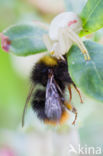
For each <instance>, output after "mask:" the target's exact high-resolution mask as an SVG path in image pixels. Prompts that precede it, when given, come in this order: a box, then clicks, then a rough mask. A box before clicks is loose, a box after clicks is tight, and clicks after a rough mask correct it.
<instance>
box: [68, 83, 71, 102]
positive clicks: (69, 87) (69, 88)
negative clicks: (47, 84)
mask: <svg viewBox="0 0 103 156" xmlns="http://www.w3.org/2000/svg"><path fill="white" fill-rule="evenodd" d="M68 90H69V103H71V100H72V90H71V86H70V85H69V86H68Z"/></svg>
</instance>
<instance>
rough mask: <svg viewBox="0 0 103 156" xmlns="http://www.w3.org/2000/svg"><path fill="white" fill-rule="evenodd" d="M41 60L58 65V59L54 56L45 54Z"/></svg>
mask: <svg viewBox="0 0 103 156" xmlns="http://www.w3.org/2000/svg"><path fill="white" fill-rule="evenodd" d="M39 62H43V63H45V64H46V65H48V66H55V65H57V59H56V58H54V57H52V56H44V57H42V58H41V59H40V61H39Z"/></svg>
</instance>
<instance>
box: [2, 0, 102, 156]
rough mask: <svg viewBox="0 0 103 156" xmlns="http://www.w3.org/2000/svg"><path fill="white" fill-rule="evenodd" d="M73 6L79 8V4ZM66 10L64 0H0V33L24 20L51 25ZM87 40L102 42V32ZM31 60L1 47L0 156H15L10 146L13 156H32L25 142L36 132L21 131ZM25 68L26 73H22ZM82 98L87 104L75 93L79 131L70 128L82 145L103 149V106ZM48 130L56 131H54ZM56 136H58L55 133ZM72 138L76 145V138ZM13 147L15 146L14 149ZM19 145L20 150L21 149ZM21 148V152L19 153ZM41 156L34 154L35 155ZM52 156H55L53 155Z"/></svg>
mask: <svg viewBox="0 0 103 156" xmlns="http://www.w3.org/2000/svg"><path fill="white" fill-rule="evenodd" d="M68 1H69V0H68ZM74 5H75V7H76V5H77V4H76V3H75V4H74ZM81 7H82V6H81ZM64 10H65V3H64V1H63V0H42V1H40V0H0V32H2V31H3V30H4V29H5V28H7V27H8V26H10V25H12V24H16V23H19V22H24V21H31V20H35V19H42V20H44V21H45V22H48V23H49V22H50V21H51V19H52V18H53V17H54V16H55V15H56V14H58V13H59V12H62V11H64ZM101 32H102V30H101ZM88 38H89V39H92V40H93V39H94V40H97V41H98V42H100V43H101V44H102V43H103V38H102V35H101V33H100V32H97V33H94V34H93V35H89V36H88ZM34 57H35V56H33V58H34ZM31 59H32V58H31V57H30V58H29V59H27V62H26V60H25V58H20V57H18V58H17V57H16V56H11V55H9V54H8V53H5V52H4V51H3V50H2V49H1V47H0V132H1V133H0V151H1V153H0V154H1V155H0V156H13V154H12V153H13V152H11V153H10V151H9V150H8V147H9V148H12V150H13V151H15V152H14V153H15V154H14V155H18V156H23V155H27V156H32V155H33V154H27V153H26V154H25V150H24V148H25V147H24V146H23V144H24V142H25V139H26V138H27V137H28V135H31V134H32V133H33V130H32V132H31V130H28V131H26V134H25V133H24V132H23V131H22V130H21V128H20V127H21V117H22V111H23V107H24V103H25V99H26V97H27V93H28V89H29V73H30V69H29V68H28V67H27V66H29V63H30V60H31ZM34 62H35V61H34ZM32 65H33V59H32ZM32 65H31V66H30V67H32ZM20 66H21V67H20ZM24 67H25V70H24V72H22V71H23V68H24ZM73 93H74V92H73ZM82 94H83V93H82ZM83 99H84V101H85V102H84V104H83V105H80V102H79V98H78V95H77V94H76V93H74V95H73V104H74V105H75V106H76V107H77V109H78V114H79V115H78V122H77V126H76V128H74V127H72V126H71V127H70V129H73V130H74V129H76V131H78V137H79V138H80V143H81V145H85V144H86V145H88V146H95V147H97V146H100V147H102V146H103V139H102V138H103V105H102V103H99V102H97V101H94V100H92V99H89V98H88V97H86V96H85V95H83ZM70 124H71V123H70ZM37 127H38V126H37ZM47 130H48V129H46V130H45V131H47ZM49 131H50V132H51V131H53V128H52V129H51V130H50V129H49ZM34 132H35V131H34ZM35 133H37V132H35ZM44 133H45V132H43V134H44ZM55 133H56V134H57V132H56V130H55ZM68 133H69V130H68ZM63 134H64V131H63ZM66 134H67V131H66ZM7 136H11V137H10V138H12V140H13V141H11V143H10V142H9V139H10V138H9V139H8V137H7ZM34 138H35V137H34ZM73 139H74V142H75V138H73ZM23 141H24V142H23ZM78 142H79V139H78ZM22 143H23V144H22ZM10 144H11V145H10ZM12 144H15V146H13V145H12ZM18 144H19V146H20V147H18ZM22 146H23V147H22ZM17 147H18V148H17ZM102 148H103V147H102ZM18 149H19V152H17V151H16V150H18ZM3 152H4V153H3ZM5 153H6V154H7V155H6V154H5ZM3 154H5V155H3ZM38 155H39V154H35V156H38ZM49 155H50V154H49ZM51 155H53V156H54V154H51ZM65 155H66V154H64V156H65Z"/></svg>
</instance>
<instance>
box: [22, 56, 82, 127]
mask: <svg viewBox="0 0 103 156" xmlns="http://www.w3.org/2000/svg"><path fill="white" fill-rule="evenodd" d="M31 82H32V84H31V88H30V92H29V95H28V97H27V100H26V103H25V107H24V112H23V117H22V126H24V116H25V111H26V108H27V104H28V103H29V100H30V98H31V97H32V100H31V106H32V108H33V110H34V112H35V113H36V114H37V117H38V118H39V119H40V120H42V121H43V122H44V123H47V124H52V125H56V124H62V123H64V122H65V121H66V120H67V119H68V117H69V112H68V110H69V111H71V112H73V113H74V114H75V119H74V121H73V123H72V124H75V122H76V119H77V110H76V108H75V107H74V106H73V105H72V104H71V100H72V91H71V85H73V86H74V88H75V89H76V91H77V92H78V94H79V96H80V100H81V103H83V101H82V97H81V95H80V92H79V90H78V88H77V87H76V85H75V83H74V82H73V81H72V79H71V77H70V74H69V71H68V65H67V59H66V57H65V56H64V60H62V59H57V58H55V57H53V56H49V55H45V56H43V57H42V58H41V59H40V60H39V61H38V62H37V63H36V64H35V66H34V67H33V70H32V73H31ZM38 85H39V86H41V87H38V88H37V89H35V88H36V86H38ZM66 88H68V91H69V101H66V98H65V90H66Z"/></svg>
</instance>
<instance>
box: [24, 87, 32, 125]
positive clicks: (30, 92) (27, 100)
mask: <svg viewBox="0 0 103 156" xmlns="http://www.w3.org/2000/svg"><path fill="white" fill-rule="evenodd" d="M32 85H33V84H31V87H30V91H29V94H28V96H27V99H26V102H25V105H24V110H23V115H22V127H24V117H25V112H26V109H27V105H28V103H29V100H30V98H31V96H32V92H33V90H34V86H32Z"/></svg>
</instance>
